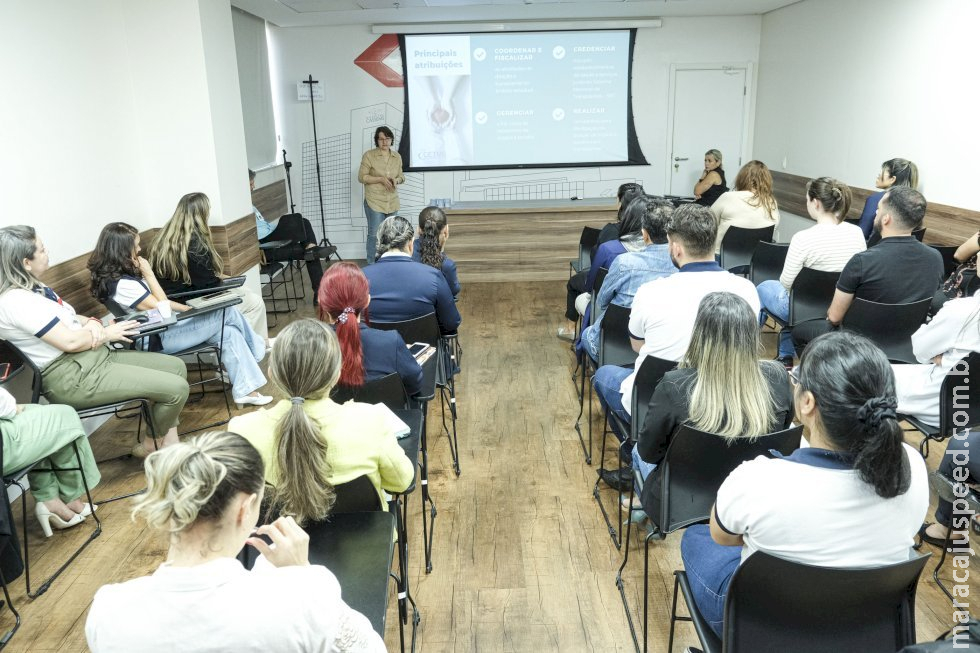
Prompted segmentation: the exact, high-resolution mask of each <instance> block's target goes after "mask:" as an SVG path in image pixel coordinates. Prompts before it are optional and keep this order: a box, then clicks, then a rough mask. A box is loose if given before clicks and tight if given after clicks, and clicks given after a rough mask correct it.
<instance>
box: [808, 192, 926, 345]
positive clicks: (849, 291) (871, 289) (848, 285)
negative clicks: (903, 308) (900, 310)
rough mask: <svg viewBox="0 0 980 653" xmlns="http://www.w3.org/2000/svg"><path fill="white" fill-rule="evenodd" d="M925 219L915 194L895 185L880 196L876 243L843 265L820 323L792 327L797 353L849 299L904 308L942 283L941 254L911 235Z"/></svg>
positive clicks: (835, 320)
mask: <svg viewBox="0 0 980 653" xmlns="http://www.w3.org/2000/svg"><path fill="white" fill-rule="evenodd" d="M925 215H926V199H925V198H924V197H923V196H922V193H920V192H919V191H917V190H914V189H912V188H908V187H907V186H900V187H893V188H891V189H889V190H888V192H887V193H885V195H884V197H882V198H881V202H880V203H879V204H878V213H877V214H876V215H875V224H874V227H875V231H877V232H878V233H880V234H881V241H880V242H879V243H878V244H877V245H875V246H874V247H872V248H870V249H868V250H866V251H864V252H861V253H859V254H855V255H854V256H852V257H851V260H850V261H848V262H847V265H845V266H844V270H843V271H841V273H840V279H839V280H838V281H837V291H836V292H835V293H834V300H833V302H832V303H831V304H830V308H829V309H827V319H826V320H811V321H809V322H804V323H803V324H800V325H799V326H797V327H793V343H794V344H795V345H796V350H797V352H802V351H803V348H804V347H805V346H806V344H807V343H808V342H810V341H811V340H813V339H814V338H816V337H817V336H818V335H820V334H821V333H826V332H827V331H830V330H831V329H834V328H836V327H837V326H839V325H840V323H841V320H843V319H844V315H845V314H846V313H847V309H849V308H850V307H851V302H852V301H854V298H855V297H857V298H859V299H864V300H867V301H872V302H878V303H880V304H907V303H910V302H917V301H920V300H922V299H926V298H929V297H932V296H933V295H934V294H935V293H936V290H937V289H938V288H939V285H940V284H941V283H942V281H943V259H942V256H940V255H939V252H938V251H936V250H935V249H933V248H932V247H929V246H928V245H923V244H922V243H920V242H919V241H918V240H916V239H915V237H914V236H912V232H913V231H915V230H916V229H918V228H920V227H921V226H922V219H923V218H924V217H925Z"/></svg>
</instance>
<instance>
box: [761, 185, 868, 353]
mask: <svg viewBox="0 0 980 653" xmlns="http://www.w3.org/2000/svg"><path fill="white" fill-rule="evenodd" d="M850 208H851V189H850V188H849V187H848V186H847V184H845V183H844V182H841V181H837V180H836V179H831V178H830V177H820V178H819V179H813V180H812V181H810V182H809V183H807V185H806V210H807V213H809V214H810V217H811V218H813V220H814V221H815V222H816V223H817V224H815V225H814V226H812V227H810V228H809V229H804V230H803V231H800V232H798V233H797V234H795V235H794V236H793V238H792V239H791V240H790V242H789V251H788V252H787V253H786V262H785V263H783V273H782V274H781V275H779V280H778V281H776V280H774V279H773V280H769V281H763V282H762V283H760V284H759V287H758V291H759V300H760V301H761V303H762V311H763V313H768V314H769V315H771V316H772V318H773V319H774V320H775V321H776V322H777V323H778V324H780V325H782V326H783V330H782V331H781V332H780V333H779V355H778V359H779V360H780V361H781V362H782V363H783V364H785V365H786V366H787V367H792V366H793V356H794V355H795V350H794V348H793V337H792V331H791V330H790V329H787V328H786V324H787V322H788V321H789V291H790V289H791V288H792V287H793V282H794V281H795V280H796V276H797V275H798V274H799V273H800V270H802V269H803V268H805V267H806V268H812V269H814V270H820V271H822V272H840V271H841V270H843V269H844V266H845V265H846V264H847V262H848V261H849V260H851V257H852V256H854V255H855V254H857V253H858V252H863V251H864V250H865V244H864V235H863V234H862V233H861V229H859V228H858V227H857V226H855V225H853V224H850V223H849V222H844V216H846V215H847V212H848V210H849V209H850ZM762 317H763V318H764V317H765V315H763V316H762Z"/></svg>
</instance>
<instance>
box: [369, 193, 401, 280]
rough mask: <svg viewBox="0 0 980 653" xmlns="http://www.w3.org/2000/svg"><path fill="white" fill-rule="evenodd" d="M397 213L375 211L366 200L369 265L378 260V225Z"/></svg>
mask: <svg viewBox="0 0 980 653" xmlns="http://www.w3.org/2000/svg"><path fill="white" fill-rule="evenodd" d="M393 215H397V212H396V213H382V212H381V211H375V210H374V209H372V208H371V207H370V206H368V203H367V200H365V201H364V216H365V217H366V218H367V242H366V243H365V245H366V248H365V249H366V253H367V262H368V265H371V264H372V263H374V262H375V260H377V257H378V227H380V226H381V223H382V222H384V221H385V218H388V217H391V216H393Z"/></svg>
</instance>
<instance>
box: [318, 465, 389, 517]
mask: <svg viewBox="0 0 980 653" xmlns="http://www.w3.org/2000/svg"><path fill="white" fill-rule="evenodd" d="M333 491H334V494H335V495H336V497H337V500H336V501H335V502H334V504H333V508H331V510H330V514H331V515H341V514H344V513H348V512H373V511H375V510H383V507H382V506H381V499H380V498H379V497H378V491H377V490H376V489H375V488H374V483H372V482H371V479H370V478H368V476H367V474H363V475H361V476H358V477H357V478H355V479H354V480H353V481H347V482H346V483H340V484H338V485H334V486H333ZM328 519H329V517H328Z"/></svg>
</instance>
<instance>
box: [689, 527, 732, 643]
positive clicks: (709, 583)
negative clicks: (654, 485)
mask: <svg viewBox="0 0 980 653" xmlns="http://www.w3.org/2000/svg"><path fill="white" fill-rule="evenodd" d="M741 558H742V547H740V546H722V545H721V544H718V543H716V542H715V541H714V540H713V539H711V531H710V528H709V526H708V525H707V524H695V525H694V526H689V527H688V528H687V530H685V531H684V537H683V538H682V539H681V559H682V560H683V561H684V570H685V571H686V572H687V579H688V581H689V582H690V583H691V593H692V594H693V595H694V603H695V605H697V606H698V610H699V611H700V612H701V614H702V615H704V618H705V620H707V622H708V624H709V625H710V626H711V629H712V630H714V631H715V634H717V635H718V636H719V637H721V626H722V623H724V619H725V595H726V594H727V593H728V584H729V583H730V582H731V580H732V575H733V574H734V573H735V570H736V569H738V565H739V562H740V560H741Z"/></svg>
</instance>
